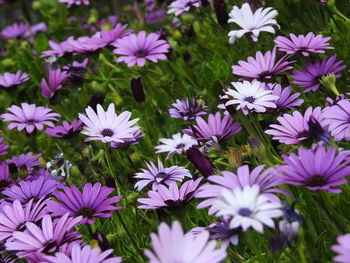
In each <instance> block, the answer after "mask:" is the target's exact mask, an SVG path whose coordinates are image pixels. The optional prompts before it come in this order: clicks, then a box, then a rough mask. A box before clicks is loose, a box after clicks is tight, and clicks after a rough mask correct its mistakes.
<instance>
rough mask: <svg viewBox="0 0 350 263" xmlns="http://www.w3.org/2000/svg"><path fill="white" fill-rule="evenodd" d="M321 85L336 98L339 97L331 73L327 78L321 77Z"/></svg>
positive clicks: (333, 76)
mask: <svg viewBox="0 0 350 263" xmlns="http://www.w3.org/2000/svg"><path fill="white" fill-rule="evenodd" d="M320 82H321V84H322V85H323V86H324V87H326V88H327V89H329V90H331V91H332V92H333V93H334V94H335V95H336V96H338V95H339V91H338V90H337V87H336V85H335V82H336V78H335V75H334V74H333V73H331V74H328V75H327V76H323V77H322V78H321V80H320Z"/></svg>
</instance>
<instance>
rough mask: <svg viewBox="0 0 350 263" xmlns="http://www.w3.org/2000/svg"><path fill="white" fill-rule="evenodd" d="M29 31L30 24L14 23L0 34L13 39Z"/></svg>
mask: <svg viewBox="0 0 350 263" xmlns="http://www.w3.org/2000/svg"><path fill="white" fill-rule="evenodd" d="M27 31H28V25H27V24H26V23H14V24H12V25H9V26H7V27H6V28H4V29H3V30H2V31H1V33H0V34H1V36H2V37H3V38H5V39H11V38H19V37H22V36H24V34H25V33H26V32H27Z"/></svg>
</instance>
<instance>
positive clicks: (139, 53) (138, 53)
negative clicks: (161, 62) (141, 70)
mask: <svg viewBox="0 0 350 263" xmlns="http://www.w3.org/2000/svg"><path fill="white" fill-rule="evenodd" d="M147 54H148V52H147V50H144V49H141V50H137V51H136V53H135V56H136V57H138V58H143V57H145V56H147Z"/></svg>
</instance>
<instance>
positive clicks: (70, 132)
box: [45, 119, 83, 139]
mask: <svg viewBox="0 0 350 263" xmlns="http://www.w3.org/2000/svg"><path fill="white" fill-rule="evenodd" d="M82 127H83V122H82V121H81V120H75V119H74V120H73V121H72V123H71V124H70V123H69V122H67V121H63V122H62V126H55V127H53V128H47V129H46V130H45V132H46V134H48V135H49V136H51V137H55V138H60V139H68V138H71V137H74V136H76V135H77V134H79V133H80V131H81V129H82Z"/></svg>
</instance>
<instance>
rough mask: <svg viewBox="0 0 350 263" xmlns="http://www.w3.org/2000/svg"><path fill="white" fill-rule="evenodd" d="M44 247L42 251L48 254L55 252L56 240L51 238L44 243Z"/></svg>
mask: <svg viewBox="0 0 350 263" xmlns="http://www.w3.org/2000/svg"><path fill="white" fill-rule="evenodd" d="M43 247H44V249H43V251H42V253H44V254H46V253H49V252H54V251H55V250H56V241H54V240H49V241H47V242H46V243H45V244H44V245H43Z"/></svg>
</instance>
